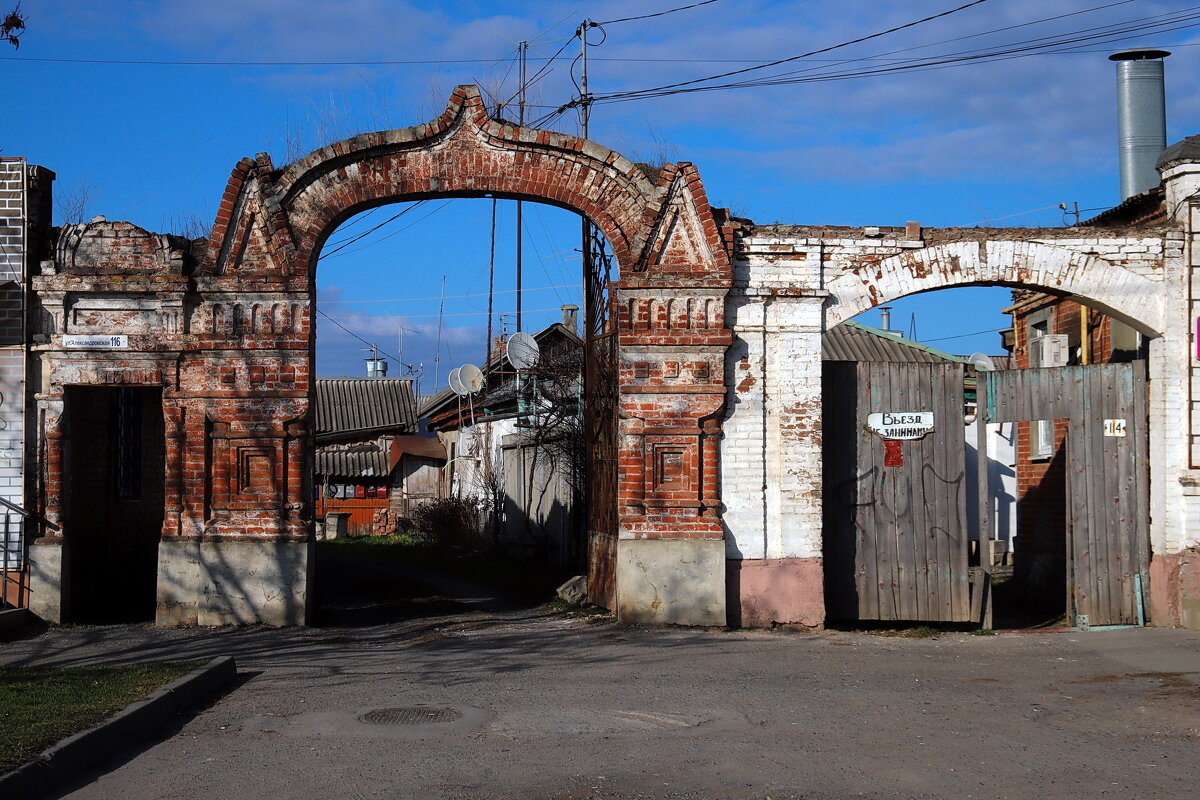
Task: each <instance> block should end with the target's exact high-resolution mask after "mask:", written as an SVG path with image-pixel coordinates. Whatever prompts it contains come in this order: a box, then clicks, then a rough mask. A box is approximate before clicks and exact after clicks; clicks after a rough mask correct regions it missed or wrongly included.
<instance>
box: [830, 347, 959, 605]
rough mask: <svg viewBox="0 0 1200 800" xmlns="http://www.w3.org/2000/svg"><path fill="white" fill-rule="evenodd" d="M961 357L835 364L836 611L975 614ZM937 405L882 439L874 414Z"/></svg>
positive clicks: (832, 409) (832, 469)
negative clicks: (924, 419) (923, 424)
mask: <svg viewBox="0 0 1200 800" xmlns="http://www.w3.org/2000/svg"><path fill="white" fill-rule="evenodd" d="M963 379H964V367H963V365H962V364H954V363H942V364H902V363H868V362H863V363H858V364H853V363H848V362H827V363H826V364H825V372H824V387H825V388H824V408H825V417H824V425H825V427H824V431H825V446H824V453H825V457H824V458H825V470H826V479H825V504H824V507H825V542H826V550H825V558H826V564H827V566H826V603H827V609H828V614H829V616H830V618H831V619H844V620H854V619H856V620H896V621H899V620H911V621H944V622H965V621H968V620H969V619H970V614H971V605H970V597H969V585H968V583H969V569H968V564H967V556H968V536H967V520H966V491H967V490H968V487H967V486H966V485H965V475H966V471H965V469H964V464H965V462H964V453H965V441H964V421H963ZM887 412H932V413H933V416H934V426H933V430H932V431H931V432H930V433H928V434H927V435H925V436H924V437H922V438H920V439H915V440H907V441H900V440H896V441H885V440H884V439H882V438H881V437H880V436H878V435H876V434H875V433H872V432H871V431H870V430H869V428H868V426H867V424H866V423H867V417H868V415H870V414H872V413H887Z"/></svg>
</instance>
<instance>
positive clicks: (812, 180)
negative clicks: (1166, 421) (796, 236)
mask: <svg viewBox="0 0 1200 800" xmlns="http://www.w3.org/2000/svg"><path fill="white" fill-rule="evenodd" d="M966 2H967V0H889V1H888V2H882V0H841V2H838V3H830V2H820V1H819V0H790V1H788V2H771V1H770V0H717V1H716V2H711V3H707V4H705V5H702V6H700V7H697V8H693V9H690V10H686V11H680V12H677V13H673V14H668V15H665V16H661V17H655V18H652V19H645V20H633V21H627V22H619V21H613V20H619V19H621V18H623V17H628V16H636V15H641V14H647V13H652V12H655V11H660V10H663V9H668V8H671V7H673V6H676V5H683V4H684V3H683V2H680V1H679V0H675V1H674V2H673V0H661V2H659V0H653V1H652V0H633V1H629V2H626V1H625V0H611V1H607V2H579V1H578V0H570V1H569V2H500V1H497V2H484V1H483V0H477V1H476V2H444V3H439V2H423V3H419V4H418V3H406V2H395V1H393V0H342V1H341V2H310V1H309V0H207V2H204V3H196V2H185V1H184V0H162V1H160V2H151V1H150V0H124V1H123V2H104V1H103V0H89V1H88V2H83V1H82V0H23V1H22V3H21V10H22V13H23V14H24V15H25V16H26V17H27V19H28V29H27V31H26V32H25V34H24V35H23V37H22V40H21V47H20V49H19V50H15V51H14V50H12V49H11V48H8V47H7V46H5V49H3V50H0V75H2V76H3V80H4V85H5V87H6V88H7V90H8V91H7V93H6V94H7V97H8V102H9V107H8V109H7V110H6V113H5V114H4V115H3V117H2V118H0V151H2V152H3V154H4V155H7V156H26V157H28V158H29V160H30V161H32V162H34V163H37V164H41V165H44V166H46V167H49V168H50V169H52V170H54V171H55V172H56V173H57V175H58V181H57V183H56V193H57V195H58V197H59V198H60V199H62V200H68V199H71V198H75V199H78V198H80V197H82V196H83V195H86V198H87V212H88V214H89V215H90V214H104V215H106V216H107V217H108V218H109V219H128V220H130V221H132V222H135V223H137V224H139V225H142V226H143V227H146V228H149V229H151V230H171V229H185V228H192V229H195V228H197V227H200V228H203V227H207V226H210V225H211V220H212V219H213V216H214V214H215V210H216V201H217V199H218V198H219V196H220V193H221V192H222V191H223V189H224V184H225V179H226V177H227V176H228V174H229V170H230V169H231V168H232V166H233V165H234V163H235V162H236V161H237V160H238V159H240V158H242V157H244V156H247V155H253V154H254V153H256V152H259V151H266V152H269V153H271V154H272V156H273V158H274V160H275V163H276V164H283V163H286V162H287V161H289V160H292V159H294V158H296V157H297V156H299V155H302V154H303V153H304V152H307V151H308V150H309V149H312V148H313V147H316V146H320V145H322V144H326V143H328V142H329V141H333V140H336V139H338V138H342V137H344V136H348V135H352V134H355V133H359V132H362V131H365V130H373V129H380V128H390V127H404V126H408V125H412V124H417V123H419V122H422V121H425V120H427V119H429V118H431V117H433V116H435V115H436V114H437V113H440V110H441V109H442V108H443V107H444V104H445V100H446V97H447V96H448V95H449V93H450V90H451V89H452V87H453V86H455V85H456V84H460V83H477V84H479V85H481V86H482V87H483V88H484V89H485V92H486V93H487V95H488V96H489V97H490V98H492V99H493V100H509V99H511V98H512V97H513V96H514V94H515V93H516V90H517V71H516V69H515V54H516V47H517V43H518V42H519V41H521V40H526V41H529V42H530V43H531V44H530V47H529V58H530V61H529V71H530V73H531V74H532V73H536V72H538V71H541V70H543V67H546V69H545V70H544V74H542V75H541V76H540V77H539V79H538V81H537V82H536V83H535V84H534V85H533V86H532V87H531V88H530V90H529V92H528V96H527V100H528V103H529V109H528V116H529V118H532V119H536V118H539V117H543V116H545V115H548V114H550V113H552V112H553V111H554V110H555V109H557V108H558V107H559V106H561V105H562V104H563V103H565V102H567V101H568V100H570V99H571V97H572V96H574V95H575V94H577V89H576V88H575V86H574V82H573V79H577V77H578V65H577V64H574V65H573V64H572V62H571V61H570V60H567V59H573V58H574V57H575V56H577V55H578V54H579V43H578V41H577V40H573V39H572V37H573V34H574V32H575V30H576V28H577V27H578V25H579V22H580V21H581V20H582V19H585V18H586V19H591V20H594V21H600V22H604V23H605V24H603V25H602V26H601V27H600V28H595V29H591V30H590V32H589V40H590V41H591V42H593V43H596V46H594V47H591V48H589V77H590V81H591V86H590V88H591V90H592V91H593V92H594V93H596V94H597V95H598V96H600V97H601V98H603V97H605V96H607V95H609V94H613V93H620V92H628V91H636V90H640V89H645V88H649V87H657V86H664V85H667V84H672V83H678V82H684V81H691V80H694V79H696V78H700V77H704V76H709V75H714V74H717V73H724V72H729V71H733V70H738V69H744V68H746V67H751V66H754V65H756V64H761V63H763V62H765V61H771V60H777V59H785V58H790V57H792V56H796V55H799V54H802V53H807V52H810V51H815V50H821V49H824V48H827V47H829V46H831V45H836V44H839V43H842V42H847V41H850V40H853V39H857V38H859V37H864V36H869V35H871V34H874V33H877V32H880V31H883V30H885V29H888V28H891V27H894V26H899V25H903V24H905V23H909V22H912V21H914V20H917V19H920V18H922V17H925V16H928V15H931V14H936V13H939V12H943V11H948V10H950V9H953V8H956V7H958V6H961V5H964V4H965V3H966ZM10 4H11V3H10ZM1189 12H1195V13H1194V14H1192V16H1195V17H1196V20H1195V21H1192V19H1191V18H1190V17H1189V16H1188V14H1189ZM1172 19H1174V20H1176V21H1175V22H1173V23H1170V24H1168V22H1169V21H1170V20H1172ZM1138 20H1140V21H1155V20H1157V21H1160V22H1161V23H1163V24H1162V25H1161V28H1160V29H1159V30H1157V31H1155V32H1149V33H1143V34H1138V35H1133V36H1132V37H1126V38H1123V39H1121V38H1119V37H1117V36H1105V32H1106V31H1108V30H1112V28H1106V27H1105V26H1115V25H1119V24H1121V23H1126V22H1129V21H1138ZM1197 24H1200V6H1196V5H1192V4H1190V3H1187V2H1168V1H1166V0H1162V1H1159V0H1126V2H1116V1H1114V0H987V2H982V3H978V4H976V5H974V6H972V7H970V8H966V9H964V10H961V11H959V12H957V13H954V14H950V15H948V16H945V17H942V18H940V19H937V20H934V21H931V22H928V23H924V24H921V25H917V26H913V27H909V28H906V29H904V30H901V31H897V32H895V33H891V34H888V35H885V36H879V37H877V38H872V39H870V40H868V41H864V42H861V43H858V44H854V45H850V46H847V47H841V48H837V49H835V50H831V51H828V52H825V53H819V54H816V55H813V56H810V57H808V58H804V59H800V60H797V61H792V62H788V63H785V64H781V65H779V66H776V67H772V68H767V69H761V70H756V71H754V72H752V73H748V74H747V75H746V76H744V77H757V76H783V75H784V74H785V73H786V74H787V75H786V77H788V78H789V79H792V80H796V79H809V80H805V81H804V82H798V83H797V82H792V83H787V84H784V85H772V86H748V87H739V88H731V89H726V90H720V91H703V92H693V93H681V94H672V95H670V96H665V97H655V98H650V99H638V100H630V101H625V102H615V101H610V102H600V103H597V105H596V106H595V108H594V111H593V114H592V118H591V138H593V139H595V140H596V141H599V142H601V143H602V144H605V145H607V146H609V147H612V148H614V149H616V150H618V151H620V152H622V153H623V154H625V155H627V156H630V157H631V158H633V159H634V160H647V161H661V160H664V159H666V160H671V161H677V160H687V161H692V162H695V163H696V164H697V165H698V166H699V168H700V172H701V175H702V176H703V178H704V180H705V184H706V187H707V190H708V193H709V197H710V200H711V201H712V202H713V203H714V204H715V205H718V206H727V207H730V208H732V209H733V210H734V211H735V213H737V214H738V215H740V216H746V217H750V218H752V219H754V220H755V221H756V222H760V223H771V222H784V223H796V224H849V225H902V224H903V223H904V222H906V221H908V220H917V221H920V222H921V223H922V224H924V225H926V226H949V225H967V226H969V225H975V224H978V223H984V222H986V223H987V224H993V225H1022V226H1037V225H1045V226H1059V225H1062V224H1063V222H1064V219H1063V215H1062V214H1061V212H1059V211H1058V209H1057V208H1056V206H1057V204H1058V203H1060V202H1066V203H1075V202H1078V203H1079V207H1080V208H1083V209H1103V208H1106V207H1109V206H1112V205H1114V204H1116V203H1117V202H1118V201H1119V200H1120V196H1119V188H1118V179H1117V148H1116V112H1115V89H1114V77H1113V75H1114V70H1113V65H1112V64H1111V63H1110V62H1109V61H1108V60H1107V59H1106V55H1107V54H1109V53H1111V52H1113V51H1115V50H1117V49H1120V48H1121V47H1124V46H1131V45H1155V46H1160V47H1165V48H1166V49H1169V50H1172V51H1173V53H1174V54H1173V55H1172V56H1171V57H1170V58H1169V59H1167V62H1166V73H1167V98H1168V100H1167V115H1168V140H1169V141H1175V140H1178V139H1180V138H1182V137H1183V136H1185V135H1188V134H1190V133H1195V132H1197V129H1198V128H1200V94H1198V93H1197V92H1195V91H1194V87H1193V85H1192V81H1191V79H1190V78H1191V76H1192V75H1195V74H1197V66H1198V64H1197V57H1198V55H1200V52H1198V50H1197V47H1196V45H1198V44H1200V36H1198V32H1200V28H1198V27H1192V26H1193V25H1197ZM1066 33H1075V34H1076V38H1077V39H1078V42H1077V43H1076V44H1075V45H1074V46H1073V49H1072V50H1071V51H1070V52H1061V53H1055V54H1042V55H1035V56H1029V57H1014V58H1006V59H1003V60H985V61H979V60H976V61H968V62H966V63H963V64H961V65H957V66H951V67H942V68H937V69H925V70H920V71H900V72H895V73H892V74H889V73H883V74H876V75H874V76H870V77H861V73H863V72H864V71H878V70H880V69H886V68H888V67H893V66H896V65H898V64H901V63H903V60H904V59H913V58H921V57H937V56H942V57H944V56H946V55H947V54H960V56H961V57H969V56H970V55H971V54H972V53H978V52H981V51H995V50H1000V49H1006V47H1008V46H1011V47H1013V48H1014V49H1016V48H1019V47H1021V46H1022V45H1027V44H1028V43H1030V42H1032V41H1034V40H1038V39H1041V38H1042V37H1048V36H1054V35H1061V34H1066ZM556 53H561V58H562V59H563V60H557V61H552V62H546V61H543V60H539V59H545V58H547V57H551V56H553V55H555V54H556ZM129 61H132V62H160V63H157V64H151V63H106V62H129ZM382 61H388V62H422V63H391V64H380V63H361V62H382ZM161 62H189V63H186V64H180V63H161ZM230 62H241V63H230ZM247 62H251V63H247ZM264 62H276V63H264ZM278 62H311V63H306V64H297V63H278ZM335 62H336V63H335ZM351 62H359V63H351ZM835 73H840V74H841V75H842V77H841V78H840V79H836V80H835V79H831V76H832V75H833V74H835ZM506 116H510V117H514V116H516V110H515V109H509V110H508V111H507V112H506ZM547 127H551V128H554V129H557V130H563V131H567V132H576V131H577V130H578V117H577V115H576V114H575V113H574V112H571V111H568V112H566V113H563V114H560V115H558V116H555V117H554V118H553V119H552V120H551V121H549V122H548V123H547ZM498 205H499V209H498V211H499V219H498V224H497V230H498V237H497V245H496V256H495V263H496V279H495V285H496V288H497V289H498V290H500V293H499V294H497V296H496V303H495V305H496V309H497V310H498V311H502V312H505V313H507V314H509V316H508V317H506V318H505V320H504V325H505V327H506V328H507V329H508V330H512V328H513V319H512V316H511V312H512V311H513V305H514V297H515V294H514V293H513V292H512V288H513V285H514V281H513V275H512V271H513V262H514V258H513V251H514V249H515V239H514V233H515V228H514V208H513V203H512V202H508V201H502V202H501V203H499V204H498ZM402 208H403V207H402V206H389V207H386V208H383V209H378V210H376V211H374V212H373V213H372V214H371V215H370V216H367V215H360V217H356V218H354V219H351V220H349V221H347V222H346V223H344V225H343V226H342V229H340V230H339V231H336V232H334V234H333V235H332V236H331V237H330V240H329V242H330V244H328V245H327V246H326V254H327V255H326V257H325V258H324V259H323V260H322V262H321V264H320V267H319V269H318V283H319V289H320V292H319V304H320V308H321V310H322V311H323V312H325V313H326V314H328V317H329V318H324V317H323V318H322V319H321V322H320V324H319V327H318V370H319V372H320V373H321V374H361V373H362V361H361V359H362V357H363V355H364V354H363V353H362V352H361V348H362V347H364V346H365V345H364V344H363V343H362V341H361V340H363V339H365V340H366V341H368V342H372V343H375V344H377V345H378V346H380V347H381V348H382V349H383V350H385V351H386V352H387V353H388V354H389V355H390V356H395V357H398V358H399V357H401V356H402V358H403V361H405V362H408V363H410V364H412V365H413V366H414V367H417V366H419V365H422V364H423V365H424V372H425V376H426V377H425V379H424V380H423V381H422V383H423V388H424V389H425V390H426V391H432V390H434V389H436V388H438V387H437V385H435V377H436V383H437V384H439V385H441V384H444V382H445V374H446V373H447V372H448V371H449V369H450V368H451V367H453V366H457V365H458V364H460V363H463V362H464V361H476V362H478V361H479V360H480V359H481V357H482V351H483V346H484V341H485V335H486V309H487V297H486V293H487V288H488V263H489V259H490V255H489V250H490V248H489V246H490V242H491V237H490V226H491V203H490V201H486V200H455V201H448V202H427V203H425V204H422V205H421V206H419V207H417V208H414V209H413V210H412V211H410V212H406V213H405V214H403V215H400V216H396V215H397V214H398V213H399V211H400V210H401V209H402ZM525 208H526V214H525V237H526V238H525V247H524V252H525V280H524V285H525V286H526V287H530V290H529V291H528V292H527V293H526V294H525V296H524V307H525V309H526V311H527V312H528V313H526V315H525V320H524V323H525V324H524V327H525V328H526V329H532V328H538V327H541V326H544V325H545V324H548V323H549V322H552V321H554V320H555V319H558V318H559V316H560V312H559V311H558V310H557V309H558V307H559V306H560V305H562V304H563V303H578V302H579V293H580V290H579V283H580V276H579V271H580V263H579V257H578V254H577V252H576V251H575V248H577V247H578V241H577V240H578V222H577V219H576V218H574V217H572V215H571V214H569V213H567V212H565V211H562V210H561V209H557V208H552V207H549V206H539V205H531V204H526V206H525ZM63 210H64V211H65V210H66V208H65V205H64V209H63ZM1090 213H1094V212H1090ZM394 216H395V217H396V218H395V219H391V218H392V217H394ZM1085 216H1087V214H1085ZM388 220H391V221H388ZM380 223H384V224H382V225H381V224H380ZM376 226H378V229H377V230H375V231H373V232H371V233H370V234H368V235H366V236H363V238H361V239H354V237H356V236H358V235H359V234H361V233H363V232H365V231H367V230H369V229H372V228H375V227H376ZM335 244H344V245H345V246H344V247H343V248H342V249H341V250H339V251H338V252H337V253H336V254H331V250H332V248H333V246H334V245H335ZM443 283H444V289H443ZM442 295H445V297H446V299H445V300H439V298H440V297H441V296H442ZM427 298H433V299H427ZM1006 299H1007V290H1004V289H976V290H970V291H968V290H962V291H961V292H959V293H956V294H954V295H949V294H946V293H942V294H940V295H939V294H937V293H935V294H931V295H928V296H923V297H917V298H910V299H907V300H905V301H901V302H900V303H897V304H896V307H897V311H896V314H894V316H893V325H894V327H902V328H904V329H905V330H906V331H907V330H909V329H910V328H911V327H912V324H913V322H914V318H915V330H916V335H917V338H919V339H921V340H924V341H928V342H930V343H931V344H934V345H935V346H939V347H943V348H944V349H948V350H951V351H954V352H970V351H973V350H987V351H991V352H996V351H997V349H998V337H996V336H995V334H994V333H983V334H980V335H977V336H968V335H966V334H973V333H975V332H977V331H984V330H986V331H994V330H995V329H997V328H1000V327H1003V326H1004V324H1005V320H1006V317H1004V316H1003V315H1001V314H999V313H998V312H999V309H1000V308H1002V307H1003V305H1004V304H1005V301H1006ZM439 313H440V314H441V316H439ZM330 318H331V319H330ZM877 318H878V314H877V313H875V314H874V318H871V316H868V317H867V318H865V321H866V322H868V323H872V322H875V321H877ZM439 321H440V324H439ZM496 325H497V330H499V328H500V322H499V321H497V323H496ZM343 328H344V329H347V330H348V331H350V332H349V333H348V332H346V330H343ZM356 337H357V338H356ZM948 337H957V338H948ZM439 340H440V345H439ZM402 346H403V351H404V352H403V354H401V353H400V352H399V351H400V348H401V347H402ZM439 354H440V358H439ZM435 359H437V360H438V363H437V364H436V366H435V364H434V362H435ZM400 372H401V369H400V368H398V367H397V366H396V365H393V367H392V373H391V374H393V375H395V374H399V373H400Z"/></svg>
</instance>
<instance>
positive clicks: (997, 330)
mask: <svg viewBox="0 0 1200 800" xmlns="http://www.w3.org/2000/svg"><path fill="white" fill-rule="evenodd" d="M1006 330H1008V328H988V329H987V330H986V331H975V332H974V333H960V334H958V335H957V336H939V337H937V338H936V339H922V340H921V344H925V343H926V342H944V341H946V340H948V339H966V338H967V337H968V336H982V335H983V334H985V333H1000V332H1001V331H1006Z"/></svg>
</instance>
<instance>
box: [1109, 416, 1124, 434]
mask: <svg viewBox="0 0 1200 800" xmlns="http://www.w3.org/2000/svg"><path fill="white" fill-rule="evenodd" d="M1104 435H1105V436H1124V435H1125V420H1123V419H1106V420H1104Z"/></svg>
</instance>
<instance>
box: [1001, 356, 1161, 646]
mask: <svg viewBox="0 0 1200 800" xmlns="http://www.w3.org/2000/svg"><path fill="white" fill-rule="evenodd" d="M985 392H986V397H987V401H986V407H985V408H986V414H987V421H988V422H1022V421H1028V420H1039V419H1051V420H1053V419H1066V420H1068V426H1067V440H1066V454H1065V458H1066V466H1067V486H1068V489H1067V519H1068V524H1067V528H1068V530H1067V536H1066V550H1067V552H1066V559H1067V565H1068V571H1067V583H1068V585H1067V587H1066V592H1067V608H1068V609H1071V610H1072V612H1073V615H1074V617H1075V618H1076V619H1077V618H1078V617H1079V616H1081V615H1086V617H1087V619H1088V622H1089V624H1090V625H1131V624H1136V623H1137V622H1138V591H1137V585H1138V583H1139V581H1138V580H1137V578H1138V576H1140V583H1141V585H1142V586H1143V587H1144V586H1148V585H1149V560H1150V554H1149V548H1150V543H1149V525H1150V520H1149V477H1148V473H1147V469H1148V467H1147V465H1148V463H1149V440H1148V437H1147V428H1148V425H1147V417H1146V373H1145V362H1143V361H1134V362H1131V363H1126V364H1095V365H1089V366H1071V367H1055V368H1047V369H1028V370H1008V371H1003V372H992V373H987V379H986V389H985ZM1106 423H1107V424H1106ZM1119 423H1120V424H1119ZM1106 428H1107V430H1106ZM1119 431H1123V433H1124V435H1116V434H1117V433H1118V432H1119ZM1106 434H1107V435H1106Z"/></svg>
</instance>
